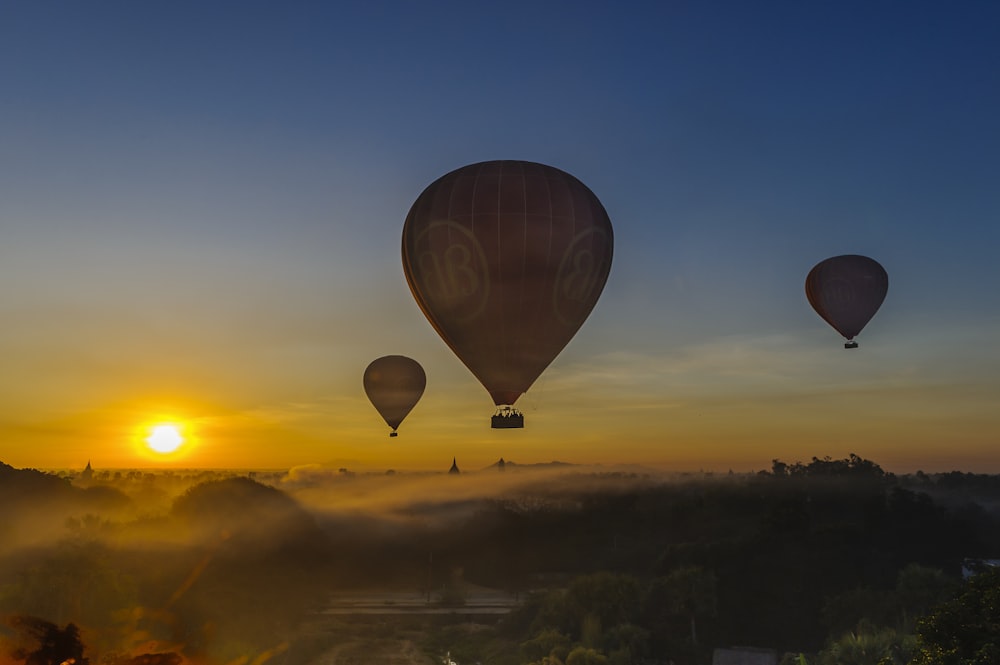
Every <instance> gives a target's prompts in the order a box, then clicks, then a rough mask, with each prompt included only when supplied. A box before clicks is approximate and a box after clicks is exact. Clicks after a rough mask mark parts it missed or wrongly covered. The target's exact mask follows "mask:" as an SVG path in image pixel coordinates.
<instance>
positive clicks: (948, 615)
mask: <svg viewBox="0 0 1000 665" xmlns="http://www.w3.org/2000/svg"><path fill="white" fill-rule="evenodd" d="M917 644H918V652H917V656H916V658H914V660H913V664H914V665H989V664H991V663H998V662H1000V569H997V568H992V569H990V570H988V571H986V572H983V573H980V574H978V575H976V576H974V577H971V578H969V579H968V580H967V581H966V583H965V586H964V587H963V588H962V590H961V591H960V592H959V594H958V596H956V597H955V598H953V599H951V600H949V601H947V602H946V603H944V604H942V605H940V606H938V608H937V609H936V610H934V611H933V612H932V613H931V614H929V615H927V616H925V617H924V618H923V619H921V620H920V621H918V622H917Z"/></svg>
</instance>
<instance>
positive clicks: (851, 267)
mask: <svg viewBox="0 0 1000 665" xmlns="http://www.w3.org/2000/svg"><path fill="white" fill-rule="evenodd" d="M888 290H889V275H888V274H887V273H886V272H885V269H884V268H883V267H882V266H881V265H879V263H878V261H875V260H874V259H870V258H868V257H867V256H860V255H858V254H845V255H843V256H834V257H832V258H829V259H826V260H825V261H820V262H819V263H818V264H816V266H815V267H813V269H812V270H810V271H809V275H808V276H807V277H806V297H807V298H808V299H809V303H810V304H811V305H812V306H813V309H815V310H816V313H817V314H819V315H820V316H821V317H823V320H825V321H826V322H827V323H829V324H830V325H831V326H833V328H834V329H835V330H836V331H837V332H839V333H840V334H841V335H843V336H844V337H846V338H847V339H848V340H852V339H854V337H855V336H856V335H857V334H858V333H860V332H861V329H862V328H864V327H865V325H866V324H867V323H868V321H870V320H871V318H872V317H873V316H875V312H877V311H878V308H879V307H880V306H881V305H882V301H883V300H885V294H886V293H887V292H888Z"/></svg>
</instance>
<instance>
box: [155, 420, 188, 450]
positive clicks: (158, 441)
mask: <svg viewBox="0 0 1000 665" xmlns="http://www.w3.org/2000/svg"><path fill="white" fill-rule="evenodd" d="M182 443H184V437H183V436H181V433H180V430H179V429H178V428H177V426H176V425H171V424H163V425H156V426H155V427H153V429H152V431H151V432H150V435H149V436H148V437H146V445H148V446H149V448H150V450H153V451H155V452H158V453H172V452H174V451H175V450H177V449H178V448H180V446H181V444H182Z"/></svg>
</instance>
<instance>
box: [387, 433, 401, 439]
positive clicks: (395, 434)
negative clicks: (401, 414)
mask: <svg viewBox="0 0 1000 665" xmlns="http://www.w3.org/2000/svg"><path fill="white" fill-rule="evenodd" d="M394 436H399V432H389V438H392V437H394Z"/></svg>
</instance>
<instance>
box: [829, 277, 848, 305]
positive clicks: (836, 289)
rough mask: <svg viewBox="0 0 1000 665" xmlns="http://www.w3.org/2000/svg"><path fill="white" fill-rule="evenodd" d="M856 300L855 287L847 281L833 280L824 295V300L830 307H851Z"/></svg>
mask: <svg viewBox="0 0 1000 665" xmlns="http://www.w3.org/2000/svg"><path fill="white" fill-rule="evenodd" d="M855 299H856V295H855V293H854V285H853V284H851V283H850V282H849V281H847V280H846V279H835V280H832V281H831V282H830V283H829V284H828V285H827V287H826V291H825V292H824V293H823V300H824V301H825V302H826V304H827V306H829V307H844V306H849V305H850V304H851V303H853V302H854V301H855Z"/></svg>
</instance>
